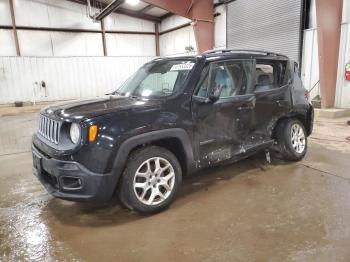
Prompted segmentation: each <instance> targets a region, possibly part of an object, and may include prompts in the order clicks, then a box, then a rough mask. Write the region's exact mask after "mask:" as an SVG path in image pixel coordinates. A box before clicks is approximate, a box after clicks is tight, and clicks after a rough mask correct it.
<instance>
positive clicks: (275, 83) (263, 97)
mask: <svg viewBox="0 0 350 262" xmlns="http://www.w3.org/2000/svg"><path fill="white" fill-rule="evenodd" d="M288 63H289V62H288V61H287V60H272V59H259V60H257V61H256V74H255V82H256V84H255V90H254V94H255V98H256V104H255V110H254V118H253V123H252V124H253V127H254V133H255V135H256V139H261V138H263V139H270V138H271V132H272V128H273V125H274V123H275V122H276V121H277V120H278V119H279V118H280V117H281V116H283V115H285V114H287V113H288V112H289V111H290V109H291V105H292V101H291V95H290V94H291V81H290V79H291V78H290V71H289V64H288Z"/></svg>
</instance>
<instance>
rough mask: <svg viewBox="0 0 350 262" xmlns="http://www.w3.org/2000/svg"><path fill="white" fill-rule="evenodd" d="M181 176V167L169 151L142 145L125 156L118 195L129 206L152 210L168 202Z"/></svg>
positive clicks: (161, 208) (164, 206)
mask: <svg viewBox="0 0 350 262" xmlns="http://www.w3.org/2000/svg"><path fill="white" fill-rule="evenodd" d="M181 180H182V173H181V167H180V164H179V162H178V160H177V158H176V157H175V156H174V154H173V153H171V152H170V151H168V150H167V149H165V148H162V147H158V146H149V147H146V148H142V149H139V150H136V151H135V152H133V153H132V154H131V156H130V157H129V160H128V162H127V164H126V168H125V171H124V173H123V175H122V177H121V183H120V188H119V198H120V200H121V201H122V203H123V204H124V205H125V206H127V207H128V208H129V209H132V210H135V211H137V212H140V213H156V212H159V211H161V210H163V209H165V208H167V207H168V206H169V205H170V204H171V202H172V201H173V200H174V198H175V196H176V193H177V190H178V188H179V186H180V184H181Z"/></svg>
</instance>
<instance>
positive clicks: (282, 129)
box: [276, 118, 307, 161]
mask: <svg viewBox="0 0 350 262" xmlns="http://www.w3.org/2000/svg"><path fill="white" fill-rule="evenodd" d="M276 131H277V132H276V137H277V144H278V147H279V151H280V153H281V154H282V156H283V158H284V159H285V160H289V161H299V160H301V159H303V157H304V156H305V154H306V151H307V137H306V132H305V127H304V125H303V124H302V123H301V122H300V121H299V120H297V119H294V118H292V119H285V120H283V121H282V122H281V123H280V124H279V125H278V126H277V130H276Z"/></svg>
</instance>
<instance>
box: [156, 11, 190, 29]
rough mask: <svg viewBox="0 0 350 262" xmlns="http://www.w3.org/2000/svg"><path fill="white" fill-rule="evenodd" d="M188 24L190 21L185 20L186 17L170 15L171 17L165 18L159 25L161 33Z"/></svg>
mask: <svg viewBox="0 0 350 262" xmlns="http://www.w3.org/2000/svg"><path fill="white" fill-rule="evenodd" d="M190 22H191V20H190V19H188V18H186V17H182V16H178V15H172V16H170V17H167V18H165V19H163V20H162V22H161V23H160V31H161V32H163V31H166V30H169V29H172V28H174V27H177V26H180V25H184V24H187V23H190Z"/></svg>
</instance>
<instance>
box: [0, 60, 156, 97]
mask: <svg viewBox="0 0 350 262" xmlns="http://www.w3.org/2000/svg"><path fill="white" fill-rule="evenodd" d="M153 58H154V57H150V56H143V57H141V56H140V57H0V104H7V103H13V102H14V101H24V102H26V101H32V102H33V101H37V102H38V101H56V100H68V99H75V98H84V97H91V96H99V95H103V94H105V93H108V92H111V91H113V90H115V89H116V88H117V87H118V86H119V85H120V84H122V82H124V81H125V79H126V78H127V77H129V76H130V75H131V74H132V73H133V72H135V71H136V70H137V69H138V68H139V67H140V66H141V65H143V64H144V63H146V62H148V61H150V60H152V59H153ZM41 81H45V84H46V88H43V87H41V85H40V82H41Z"/></svg>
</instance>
